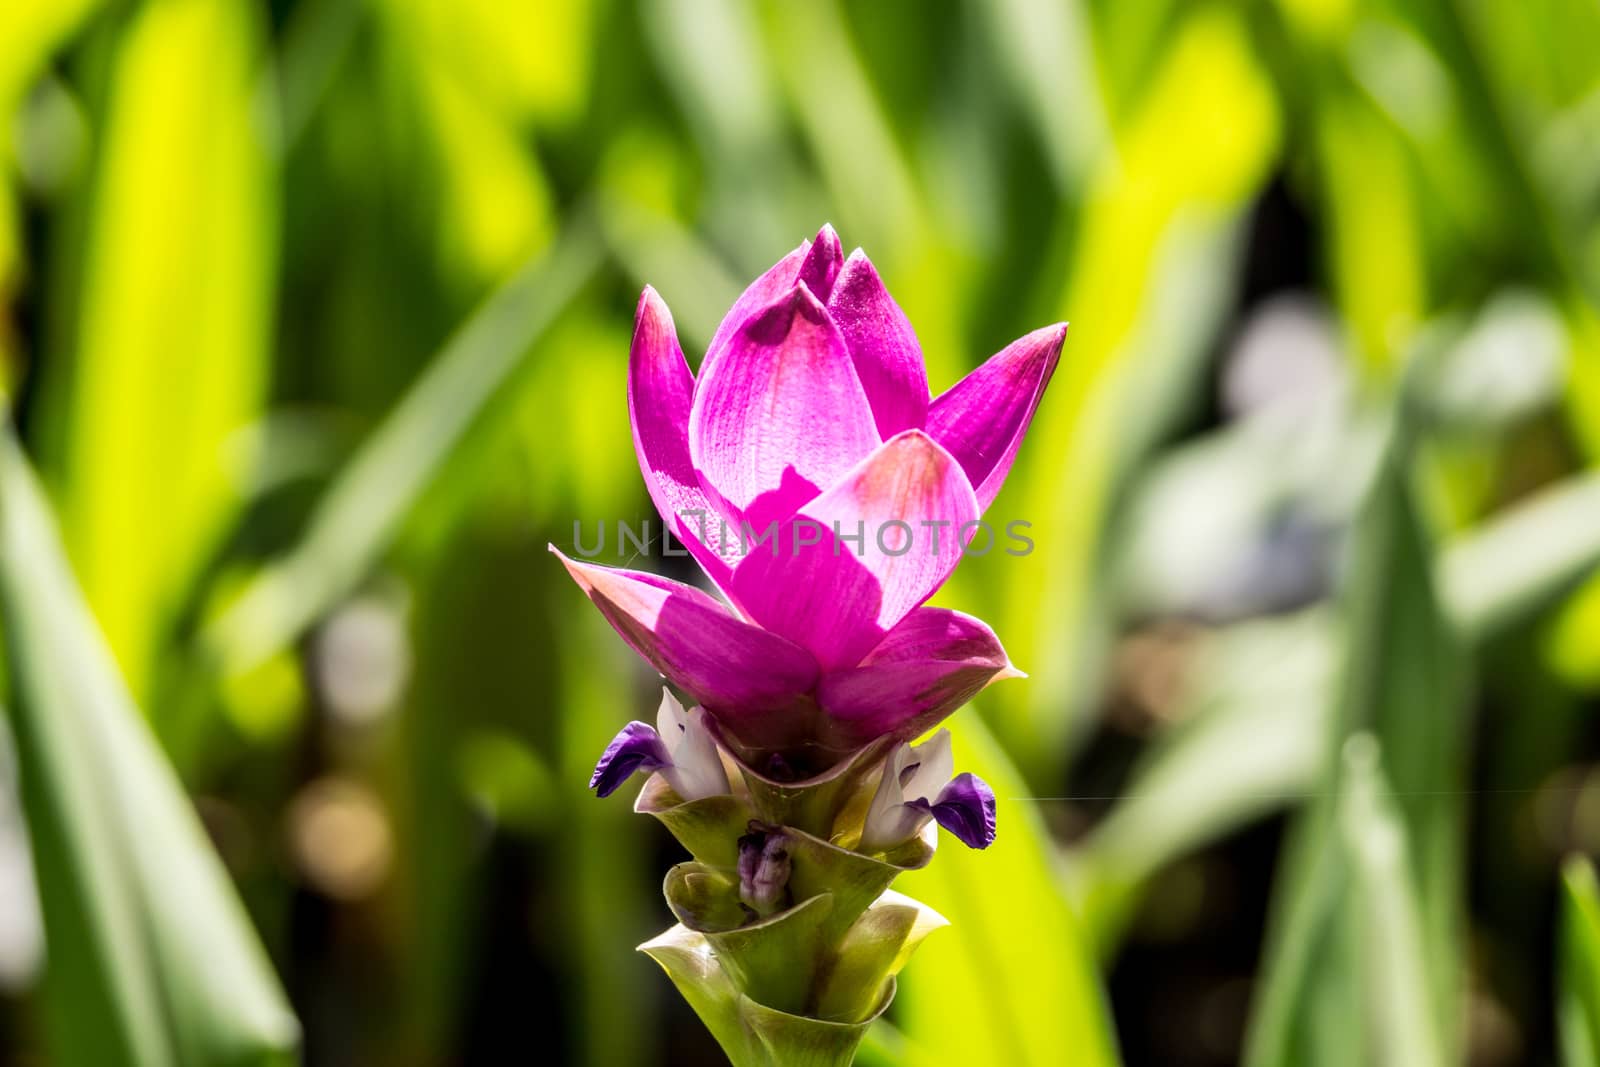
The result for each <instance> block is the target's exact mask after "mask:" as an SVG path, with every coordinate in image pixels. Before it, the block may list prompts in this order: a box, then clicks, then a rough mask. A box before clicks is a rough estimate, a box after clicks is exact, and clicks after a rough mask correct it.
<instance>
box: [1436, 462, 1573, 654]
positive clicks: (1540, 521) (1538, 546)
mask: <svg viewBox="0 0 1600 1067" xmlns="http://www.w3.org/2000/svg"><path fill="white" fill-rule="evenodd" d="M1596 515H1600V471H1592V472H1590V473H1587V474H1583V475H1579V476H1576V477H1573V478H1570V479H1567V480H1565V481H1562V482H1558V483H1556V484H1555V485H1552V486H1550V487H1549V488H1547V489H1545V490H1543V491H1542V492H1540V493H1539V494H1538V495H1537V496H1535V497H1533V498H1531V499H1529V500H1527V501H1525V502H1523V503H1520V504H1518V505H1516V506H1515V507H1513V508H1511V509H1510V510H1508V511H1506V512H1505V513H1504V514H1502V515H1498V516H1495V517H1494V518H1491V519H1490V520H1489V521H1488V522H1486V523H1484V524H1483V525H1482V526H1481V527H1480V528H1478V529H1476V530H1473V531H1472V532H1470V533H1468V534H1466V535H1464V536H1462V537H1461V538H1459V539H1458V540H1457V541H1456V542H1455V543H1454V544H1452V545H1451V546H1450V547H1449V548H1448V549H1447V550H1446V552H1445V553H1444V555H1443V557H1442V559H1441V563H1440V574H1439V581H1440V592H1441V595H1442V596H1443V597H1444V599H1445V601H1446V603H1447V604H1448V605H1449V608H1450V616H1451V619H1452V620H1453V621H1454V623H1455V625H1456V627H1457V628H1458V629H1459V630H1460V631H1461V632H1462V633H1463V634H1464V635H1465V636H1467V637H1469V638H1473V639H1477V640H1483V639H1485V638H1488V637H1492V636H1494V635H1495V634H1500V633H1505V632H1508V631H1509V630H1511V629H1513V628H1514V627H1515V626H1517V625H1519V624H1521V623H1523V622H1525V621H1526V620H1527V619H1528V617H1529V615H1530V614H1532V613H1533V612H1534V611H1537V610H1538V609H1540V608H1542V607H1545V606H1548V605H1549V604H1550V603H1552V602H1553V601H1555V600H1556V599H1558V598H1559V597H1560V596H1561V595H1562V594H1564V593H1568V592H1570V591H1572V590H1573V589H1574V588H1576V586H1577V585H1578V583H1579V582H1581V581H1582V580H1583V578H1584V577H1585V576H1586V575H1588V574H1590V573H1591V572H1593V571H1594V570H1595V568H1596V567H1600V522H1596V521H1595V516H1596Z"/></svg>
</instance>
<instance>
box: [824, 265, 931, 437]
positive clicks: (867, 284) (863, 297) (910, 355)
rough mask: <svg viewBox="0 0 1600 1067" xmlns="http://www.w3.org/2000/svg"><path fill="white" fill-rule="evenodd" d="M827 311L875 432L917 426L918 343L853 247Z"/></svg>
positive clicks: (921, 412) (924, 398)
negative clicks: (863, 394) (858, 381)
mask: <svg viewBox="0 0 1600 1067" xmlns="http://www.w3.org/2000/svg"><path fill="white" fill-rule="evenodd" d="M828 312H829V314H831V315H832V316H833V321H834V322H835V323H837V324H838V326H839V332H840V333H841V334H843V335H844V340H845V344H846V346H848V347H849V349H850V358H851V359H852V360H853V361H854V362H855V368H856V375H857V377H859V378H860V379H861V388H862V389H863V390H864V391H865V392H866V394H867V400H868V402H869V403H871V405H872V417H873V418H874V420H876V422H877V426H878V433H879V434H880V435H882V436H883V437H885V438H889V437H893V436H894V435H895V434H897V433H899V432H900V431H901V430H920V429H922V428H923V425H924V424H925V423H926V422H927V419H928V372H927V369H926V368H925V367H924V366H923V363H922V346H921V345H920V344H918V343H917V335H916V332H915V331H914V330H912V328H911V320H910V319H907V318H906V313H905V312H904V311H901V310H900V305H899V304H896V303H895V302H894V298H893V297H891V296H890V295H889V290H888V289H886V288H884V285H883V279H881V278H879V277H878V272H877V270H876V269H874V267H873V266H872V262H871V260H869V259H867V257H866V255H865V254H864V253H863V252H862V251H861V250H860V249H859V248H858V249H856V250H855V251H854V252H852V253H850V258H849V259H847V260H845V264H844V267H843V268H842V269H841V270H840V271H839V280H838V281H837V282H835V283H834V286H833V294H832V295H831V296H830V297H829V298H828Z"/></svg>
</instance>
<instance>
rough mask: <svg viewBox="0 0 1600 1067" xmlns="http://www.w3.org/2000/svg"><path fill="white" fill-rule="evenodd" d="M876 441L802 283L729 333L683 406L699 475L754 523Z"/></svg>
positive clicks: (849, 374)
mask: <svg viewBox="0 0 1600 1067" xmlns="http://www.w3.org/2000/svg"><path fill="white" fill-rule="evenodd" d="M877 444H878V434H877V431H876V430H875V429H874V428H873V422H872V409H871V407H870V406H869V405H868V403H867V398H866V394H865V393H863V392H862V391H861V383H860V382H859V381H857V380H856V373H855V370H854V368H852V367H851V365H850V354H849V352H848V351H847V350H846V349H845V346H844V339H843V338H841V337H840V336H839V331H838V329H837V328H836V327H835V326H834V325H833V320H832V319H831V318H829V317H828V312H827V309H825V308H824V307H823V306H822V305H821V304H820V303H818V302H817V299H816V297H814V296H813V295H812V294H811V291H810V290H808V289H807V288H806V287H805V286H804V285H803V284H797V285H796V286H795V287H794V288H793V289H791V290H789V292H788V293H786V294H784V295H783V296H782V297H780V298H779V299H778V300H777V301H776V302H774V303H773V304H771V305H769V306H768V307H767V308H766V310H764V311H761V312H759V313H757V314H756V315H754V316H752V317H751V318H750V320H749V321H747V322H746V323H745V324H744V326H743V327H741V328H740V330H739V332H738V333H736V334H734V336H733V339H732V340H731V341H730V342H729V343H728V346H727V350H726V352H725V353H724V355H723V357H722V358H721V359H719V360H718V361H717V363H716V365H715V366H713V367H712V368H711V369H710V370H708V371H706V372H705V373H704V374H702V375H701V376H700V381H699V384H698V386H697V388H696V389H695V397H694V405H693V408H692V410H691V411H690V413H689V454H690V455H691V457H693V461H694V466H695V470H696V471H697V472H698V474H699V476H700V484H701V485H702V486H704V487H705V489H706V491H707V494H708V495H709V496H710V497H711V498H712V499H713V500H715V501H717V502H718V503H719V504H721V505H722V510H723V512H724V514H726V515H727V516H728V517H729V518H730V519H732V520H734V521H738V520H740V519H749V520H750V521H751V522H753V523H755V524H756V525H758V526H759V525H762V524H764V523H765V522H766V521H768V520H769V519H775V518H782V517H785V516H787V515H790V514H792V513H793V512H794V510H795V508H797V507H799V506H800V505H801V504H803V503H804V502H805V501H807V500H809V499H811V498H812V497H814V496H815V495H816V494H817V493H818V492H819V491H820V490H821V488H822V487H823V486H826V485H829V484H831V483H832V482H833V481H834V480H835V479H836V478H838V477H839V476H840V475H841V474H843V473H844V472H845V471H847V470H849V469H850V468H851V467H852V466H853V465H854V464H855V463H857V462H858V461H859V460H861V458H862V457H864V456H866V455H867V454H868V453H869V452H871V451H872V449H873V448H874V447H876V446H877Z"/></svg>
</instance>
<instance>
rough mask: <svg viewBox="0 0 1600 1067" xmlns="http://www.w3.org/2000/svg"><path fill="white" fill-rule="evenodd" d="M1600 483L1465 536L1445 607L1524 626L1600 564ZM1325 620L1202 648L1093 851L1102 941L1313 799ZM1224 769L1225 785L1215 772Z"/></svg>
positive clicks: (1477, 639)
mask: <svg viewBox="0 0 1600 1067" xmlns="http://www.w3.org/2000/svg"><path fill="white" fill-rule="evenodd" d="M1596 514H1600V477H1597V476H1596V475H1594V474H1583V475H1578V476H1574V477H1572V478H1569V479H1566V480H1564V481H1562V482H1559V483H1557V484H1555V485H1552V486H1550V487H1549V488H1547V489H1545V490H1544V491H1542V492H1540V493H1539V494H1538V495H1536V496H1534V497H1533V498H1531V499H1529V500H1527V501H1524V502H1522V503H1519V504H1517V505H1514V506H1513V507H1511V508H1509V509H1507V510H1506V511H1504V512H1501V513H1500V514H1497V515H1495V516H1492V517H1491V518H1489V519H1488V520H1486V521H1485V522H1484V523H1482V524H1480V525H1479V526H1478V527H1476V528H1474V529H1472V530H1470V531H1467V532H1465V533H1463V534H1462V535H1460V536H1459V537H1457V538H1456V539H1455V540H1454V541H1453V542H1452V543H1451V544H1450V545H1449V546H1448V547H1447V548H1445V549H1443V550H1442V551H1441V552H1440V553H1439V554H1438V555H1437V557H1436V561H1435V565H1434V566H1435V570H1436V572H1437V574H1438V582H1439V597H1440V600H1441V602H1442V607H1443V609H1444V611H1445V615H1446V616H1447V618H1448V620H1449V622H1450V625H1451V626H1452V628H1453V629H1454V630H1455V632H1456V633H1457V634H1458V635H1459V636H1460V638H1461V640H1463V641H1465V642H1467V643H1468V644H1471V645H1473V646H1478V645H1481V644H1483V643H1484V642H1486V641H1489V640H1492V639H1493V638H1494V637H1496V636H1498V635H1501V634H1505V633H1509V632H1514V631H1515V630H1516V629H1517V628H1518V627H1522V626H1526V625H1528V624H1529V623H1530V621H1532V620H1533V619H1534V618H1536V617H1537V615H1538V614H1539V613H1540V612H1542V611H1546V610H1548V609H1550V607H1551V606H1552V605H1554V604H1555V603H1557V602H1559V600H1560V598H1561V597H1562V596H1563V595H1565V594H1567V593H1568V592H1570V591H1571V590H1572V589H1574V588H1575V587H1576V586H1577V585H1578V583H1579V582H1581V581H1582V580H1583V578H1584V577H1585V576H1586V575H1588V574H1591V573H1592V572H1593V571H1594V569H1595V568H1596V567H1597V566H1600V524H1596V523H1595V522H1594V521H1593V516H1594V515H1596ZM1330 621H1331V620H1329V619H1328V618H1327V617H1326V615H1325V614H1324V613H1322V612H1313V613H1311V614H1309V615H1307V616H1304V617H1301V618H1296V619H1293V620H1271V621H1260V622H1252V623H1246V624H1243V625H1240V626H1237V627H1230V628H1227V629H1224V630H1223V631H1221V632H1219V633H1218V634H1216V635H1214V636H1210V637H1207V638H1204V639H1202V642H1203V643H1202V651H1201V652H1200V654H1199V661H1198V663H1197V664H1196V665H1195V667H1194V668H1193V670H1194V676H1193V680H1192V681H1191V682H1190V683H1189V685H1190V691H1189V694H1188V695H1187V696H1186V697H1185V701H1184V709H1185V710H1184V711H1183V712H1182V713H1181V716H1180V717H1181V721H1182V725H1181V726H1180V727H1179V728H1177V729H1175V730H1173V731H1172V732H1171V733H1169V734H1167V735H1164V736H1163V737H1161V738H1160V739H1158V741H1157V742H1156V743H1155V745H1154V746H1153V747H1152V749H1151V750H1150V752H1149V753H1148V754H1147V756H1146V757H1145V758H1144V760H1143V761H1142V762H1141V764H1140V765H1139V766H1138V767H1137V768H1136V769H1135V771H1134V774H1133V776H1132V778H1131V780H1130V782H1129V785H1128V787H1127V794H1128V795H1127V797H1126V798H1125V799H1124V800H1123V801H1122V802H1121V803H1119V804H1118V805H1117V806H1116V808H1114V809H1113V810H1112V812H1111V813H1110V814H1109V815H1108V816H1107V818H1106V819H1105V821H1104V822H1103V823H1101V824H1100V825H1099V826H1098V827H1096V829H1095V831H1094V834H1093V835H1092V836H1091V837H1090V838H1089V840H1088V841H1087V842H1086V844H1085V845H1084V846H1083V849H1084V861H1085V864H1086V867H1087V870H1086V872H1085V873H1086V881H1085V883H1084V887H1083V888H1084V892H1085V894H1086V896H1085V907H1086V908H1087V909H1088V912H1089V914H1090V915H1091V916H1092V917H1093V918H1094V919H1095V921H1094V922H1093V923H1092V924H1091V927H1092V929H1093V930H1094V931H1095V934H1096V938H1097V940H1099V941H1100V942H1101V943H1102V944H1103V945H1105V944H1109V943H1112V942H1114V941H1115V939H1116V936H1117V920H1118V918H1119V917H1120V916H1121V915H1122V914H1123V912H1124V910H1125V909H1126V908H1127V906H1128V905H1129V903H1130V901H1129V899H1128V895H1129V894H1132V893H1135V892H1137V890H1138V888H1139V886H1140V885H1141V883H1142V882H1143V881H1144V880H1145V879H1147V878H1148V877H1150V876H1151V875H1153V874H1154V873H1155V872H1156V871H1158V870H1160V869H1161V868H1162V867H1163V866H1165V865H1166V864H1167V863H1170V862H1171V861H1172V860H1174V859H1176V858H1177V857H1178V856H1181V855H1184V854H1186V853H1188V852H1190V851H1192V850H1193V849H1195V848H1198V847H1200V846H1202V845H1204V844H1205V843H1207V842H1208V841H1211V840H1214V839H1215V838H1216V837H1218V836H1221V835H1223V834H1226V833H1228V832H1230V831H1231V830H1233V829H1234V828H1236V827H1238V826H1240V825H1243V824H1245V823H1247V822H1248V821H1250V820H1251V819H1254V818H1256V817H1258V816H1260V815H1262V814H1265V813H1267V812H1269V811H1274V810H1278V809H1280V808H1283V807H1287V806H1291V805H1293V804H1294V803H1295V802H1296V801H1297V800H1298V799H1299V798H1300V797H1302V796H1303V795H1304V794H1307V793H1310V792H1312V791H1314V790H1315V788H1316V786H1317V778H1318V772H1319V769H1320V768H1321V767H1322V766H1323V760H1324V759H1325V752H1326V747H1325V746H1326V743H1327V740H1328V737H1329V735H1328V731H1327V728H1326V726H1325V725H1324V720H1325V716H1326V712H1327V709H1328V707H1329V705H1330V704H1331V703H1332V701H1333V699H1334V696H1333V689H1334V677H1335V676H1334V673H1333V666H1334V658H1335V655H1336V652H1335V648H1336V643H1337V635H1336V633H1335V632H1334V630H1333V629H1332V627H1331V625H1330ZM1224 763H1225V764H1226V765H1227V766H1228V767H1229V769H1230V773H1229V774H1228V775H1227V776H1226V777H1225V778H1223V779H1218V778H1217V776H1216V768H1217V767H1218V766H1219V765H1222V764H1224Z"/></svg>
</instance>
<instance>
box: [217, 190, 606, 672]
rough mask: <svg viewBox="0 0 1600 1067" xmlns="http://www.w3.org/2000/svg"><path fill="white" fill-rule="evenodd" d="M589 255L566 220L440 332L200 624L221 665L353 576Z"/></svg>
mask: <svg viewBox="0 0 1600 1067" xmlns="http://www.w3.org/2000/svg"><path fill="white" fill-rule="evenodd" d="M598 262H599V250H598V243H597V240H596V238H595V237H594V235H593V233H592V232H591V230H590V228H589V227H588V226H587V225H585V224H584V223H582V222H579V223H577V224H575V227H574V229H573V230H572V231H571V232H569V233H568V234H566V235H565V236H564V237H563V238H562V239H561V240H560V241H559V242H558V243H557V244H556V245H555V246H554V247H553V248H552V249H550V250H549V251H548V252H546V253H545V254H542V255H540V256H538V257H536V258H535V259H534V260H533V261H532V262H530V263H529V264H528V265H527V266H525V267H524V268H523V269H522V270H521V271H519V272H518V273H517V274H516V275H515V276H513V277H512V278H511V279H510V280H509V281H507V282H506V283H505V285H503V286H502V287H501V288H500V289H499V290H497V291H496V292H495V293H494V294H493V295H492V296H491V297H489V299H488V300H487V301H485V303H484V304H483V306H482V307H481V308H479V309H478V311H476V312H475V313H474V314H473V315H472V317H471V318H469V319H468V320H467V321H466V323H465V324H464V325H463V326H462V327H461V328H460V329H459V330H458V331H457V332H456V333H455V335H454V336H453V337H452V338H451V339H450V340H449V341H448V342H447V343H446V344H445V347H444V349H443V350H442V351H441V352H440V353H439V354H438V356H436V357H435V359H434V361H433V363H432V365H431V366H429V368H428V370H427V371H426V372H425V373H424V374H423V375H422V377H421V378H420V379H419V380H418V381H417V382H416V384H415V385H413V386H412V388H411V390H410V391H409V392H408V393H407V394H406V396H405V398H404V399H403V400H402V401H401V402H400V404H399V405H398V406H397V407H396V408H395V409H394V411H393V412H392V413H391V414H390V415H389V417H388V418H387V419H386V420H385V421H384V422H383V424H382V425H380V426H379V427H378V428H377V429H376V430H374V431H373V433H372V435H371V437H369V438H368V439H367V441H366V442H365V443H364V444H363V445H362V447H361V449H360V451H359V452H358V453H357V454H356V455H355V457H354V458H353V459H352V460H351V461H350V463H349V465H348V466H347V467H346V468H345V469H344V470H343V471H342V472H340V475H339V477H338V479H337V480H336V481H335V482H334V483H333V484H332V485H331V486H329V488H328V490H327V492H326V493H325V494H324V496H323V498H322V499H321V500H320V501H319V503H318V507H317V510H316V512H315V513H314V514H313V516H312V518H311V521H310V525H309V528H308V529H307V531H306V534H305V536H304V538H303V540H302V541H301V542H300V544H299V545H298V546H297V547H296V548H295V549H294V550H293V551H292V552H291V553H290V554H289V555H288V556H286V557H285V558H283V559H282V560H279V561H278V562H277V563H275V564H273V565H272V566H270V567H269V568H267V569H266V570H264V571H263V572H262V573H261V574H259V575H258V576H257V577H256V578H255V579H253V580H252V581H251V583H250V584H249V586H247V587H246V589H245V590H244V592H243V593H242V594H241V595H240V597H239V599H238V600H237V601H236V602H235V603H234V604H233V605H232V607H230V608H229V609H228V611H227V612H226V613H225V614H223V615H222V616H220V617H219V618H217V619H216V620H215V622H214V623H213V624H212V625H211V627H210V628H209V631H208V634H207V637H208V639H209V640H210V641H211V643H212V645H213V647H214V648H215V649H216V650H217V651H218V653H219V655H220V657H221V663H222V667H223V671H224V673H225V674H227V675H238V674H242V673H244V672H245V671H247V670H249V669H250V668H252V667H254V666H256V665H257V664H259V663H261V662H262V661H263V660H265V659H266V658H268V657H269V656H271V655H272V654H273V653H275V652H277V651H278V650H280V649H282V648H284V647H286V646H287V645H289V644H290V643H291V642H292V641H294V639H295V638H296V637H298V636H299V634H300V633H301V631H302V630H303V629H304V628H305V627H306V626H307V625H309V624H310V623H311V622H312V621H314V620H315V619H316V618H317V617H318V616H319V615H321V614H322V613H323V612H325V611H326V610H327V609H328V608H329V607H331V606H332V604H333V603H334V602H335V601H336V600H337V599H338V598H339V597H341V596H343V595H344V594H346V593H347V592H349V591H350V590H351V589H352V588H353V587H354V586H355V585H356V583H357V582H359V581H360V580H361V578H362V577H363V576H364V575H365V574H366V572H367V570H368V569H369V568H370V567H371V566H372V565H373V563H374V562H375V561H376V559H377V557H378V556H379V554H380V553H381V552H382V551H383V549H384V548H385V547H387V546H388V544H389V542H390V541H391V539H392V538H393V537H394V535H395V533H396V532H397V530H398V528H399V526H400V524H401V522H402V521H403V520H404V519H405V518H406V516H407V515H408V514H409V513H410V512H411V509H412V507H413V506H414V505H415V504H416V502H417V500H418V499H419V498H420V497H421V496H422V494H423V493H424V491H425V490H426V489H427V488H428V487H429V486H430V485H431V484H432V483H433V482H434V480H435V479H436V478H437V477H438V475H439V473H440V471H441V470H442V469H443V468H444V466H445V461H446V460H447V458H448V457H449V456H450V454H451V453H452V451H453V450H454V449H455V447H456V446H457V445H458V444H459V443H460V442H461V440H462V438H463V437H464V436H465V435H466V434H467V432H468V430H469V429H472V428H473V427H474V426H475V424H476V423H478V422H480V421H481V419H480V416H481V414H482V412H483V410H484V409H485V407H486V406H487V405H488V404H489V403H490V402H491V401H493V400H494V399H495V398H496V397H497V396H498V395H499V394H500V393H501V391H502V390H503V389H504V388H505V387H506V385H507V383H508V382H509V381H510V380H511V379H512V378H513V377H514V376H515V374H516V372H517V371H518V369H519V368H520V367H522V366H523V365H524V363H525V362H526V360H527V358H528V353H529V350H530V348H532V346H533V345H534V343H535V342H536V341H537V340H538V339H539V338H540V337H541V336H542V335H543V334H544V332H545V330H546V329H547V328H548V327H549V326H550V324H551V322H552V321H553V320H554V319H555V318H556V316H557V315H558V314H559V313H560V312H561V311H562V310H563V309H564V308H565V307H566V306H567V304H568V303H569V302H570V301H571V300H572V299H573V297H574V296H576V294H577V293H578V291H579V290H580V289H581V288H582V287H583V285H584V283H585V282H586V281H587V280H588V279H589V277H590V276H591V275H592V274H593V272H594V270H595V268H596V267H597V265H598Z"/></svg>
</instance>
